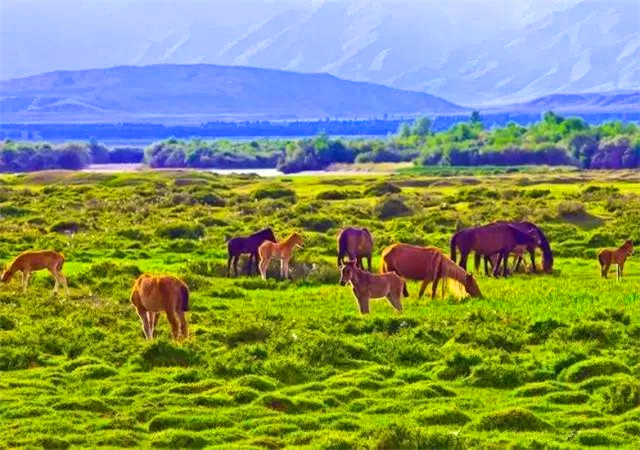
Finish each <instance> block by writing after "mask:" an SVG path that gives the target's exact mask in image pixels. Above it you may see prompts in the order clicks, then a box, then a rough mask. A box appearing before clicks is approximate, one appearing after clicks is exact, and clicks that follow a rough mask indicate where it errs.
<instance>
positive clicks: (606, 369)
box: [564, 358, 631, 383]
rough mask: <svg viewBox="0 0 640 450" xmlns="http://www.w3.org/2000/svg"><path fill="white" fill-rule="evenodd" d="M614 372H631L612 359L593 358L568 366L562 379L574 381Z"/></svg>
mask: <svg viewBox="0 0 640 450" xmlns="http://www.w3.org/2000/svg"><path fill="white" fill-rule="evenodd" d="M614 373H631V369H629V368H628V367H627V366H626V365H624V364H622V363H621V362H619V361H616V360H614V359H607V358H593V359H588V360H586V361H581V362H579V363H577V364H574V365H572V366H570V367H569V368H568V369H566V372H565V373H564V379H565V380H567V381H571V382H574V383H576V382H580V381H583V380H586V379H587V378H591V377H597V376H599V375H613V374H614Z"/></svg>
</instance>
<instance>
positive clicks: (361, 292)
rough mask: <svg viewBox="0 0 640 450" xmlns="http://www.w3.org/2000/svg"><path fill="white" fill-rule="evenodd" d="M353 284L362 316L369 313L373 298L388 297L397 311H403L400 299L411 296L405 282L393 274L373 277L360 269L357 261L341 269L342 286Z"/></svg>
mask: <svg viewBox="0 0 640 450" xmlns="http://www.w3.org/2000/svg"><path fill="white" fill-rule="evenodd" d="M347 283H351V289H352V291H353V295H354V296H355V298H356V300H357V301H358V306H359V308H360V312H361V313H362V314H368V313H369V301H370V300H371V299H372V298H382V297H386V298H387V300H388V301H389V303H391V306H393V307H394V308H395V309H396V311H402V302H401V301H400V299H401V298H402V295H403V294H404V296H405V297H408V296H409V293H408V292H407V287H406V283H405V281H404V280H403V279H402V278H401V277H400V276H398V275H397V274H395V273H393V272H389V273H383V274H381V275H372V274H370V273H368V272H365V271H364V270H362V269H360V268H359V267H358V263H357V261H356V260H355V259H353V260H351V261H349V262H348V263H347V264H345V265H343V266H342V268H341V269H340V284H341V285H342V286H344V285H346V284H347Z"/></svg>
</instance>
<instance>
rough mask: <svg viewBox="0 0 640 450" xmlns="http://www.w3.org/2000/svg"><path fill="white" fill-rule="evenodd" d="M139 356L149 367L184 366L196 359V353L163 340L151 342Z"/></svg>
mask: <svg viewBox="0 0 640 450" xmlns="http://www.w3.org/2000/svg"><path fill="white" fill-rule="evenodd" d="M141 356H142V359H143V361H144V362H145V363H146V364H147V365H148V366H150V367H170V366H183V367H186V366H189V365H191V364H192V363H195V362H197V361H198V357H197V355H196V354H194V353H192V352H191V351H189V350H187V349H185V348H182V347H178V346H176V344H173V343H169V342H165V341H155V342H153V343H151V344H150V345H148V346H147V347H146V348H145V349H144V350H143V351H142V353H141Z"/></svg>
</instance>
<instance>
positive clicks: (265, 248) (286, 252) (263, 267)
mask: <svg viewBox="0 0 640 450" xmlns="http://www.w3.org/2000/svg"><path fill="white" fill-rule="evenodd" d="M295 247H299V248H302V238H301V237H300V235H299V234H298V233H291V234H290V235H289V236H287V237H286V238H285V239H283V240H282V241H280V242H275V243H274V242H271V241H265V242H263V243H262V245H260V247H258V255H259V256H260V266H259V268H260V274H262V278H263V279H265V280H266V279H267V268H268V267H269V262H271V259H272V258H277V259H279V260H280V276H281V277H282V278H288V277H289V261H290V260H291V257H292V256H293V249H294V248H295Z"/></svg>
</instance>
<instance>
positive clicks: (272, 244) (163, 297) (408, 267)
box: [0, 221, 633, 340]
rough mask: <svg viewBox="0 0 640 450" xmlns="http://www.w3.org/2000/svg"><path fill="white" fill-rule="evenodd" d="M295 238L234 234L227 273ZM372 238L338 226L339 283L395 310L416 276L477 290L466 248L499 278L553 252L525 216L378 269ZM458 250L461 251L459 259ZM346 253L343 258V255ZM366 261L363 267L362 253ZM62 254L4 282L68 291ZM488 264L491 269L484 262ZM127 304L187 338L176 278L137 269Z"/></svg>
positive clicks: (12, 269) (391, 256)
mask: <svg viewBox="0 0 640 450" xmlns="http://www.w3.org/2000/svg"><path fill="white" fill-rule="evenodd" d="M302 247H303V242H302V237H301V236H300V234H298V233H295V232H294V233H291V234H290V235H288V236H287V237H286V238H285V239H282V240H281V241H277V240H276V237H275V234H274V233H273V231H272V230H271V229H270V228H265V229H263V230H260V231H258V232H257V233H254V234H252V235H250V236H245V237H235V238H233V239H230V240H229V241H227V250H228V254H229V257H228V260H227V276H231V269H232V268H233V273H234V276H238V261H239V259H240V256H241V255H249V261H248V264H249V274H251V273H252V271H253V267H254V266H255V268H256V272H260V275H261V276H262V278H264V279H266V278H267V269H268V267H269V263H270V262H271V261H272V260H274V259H275V260H279V261H280V276H281V277H282V278H288V276H289V262H290V261H291V258H292V257H293V252H294V250H295V249H296V248H302ZM373 247H374V240H373V236H372V235H371V232H370V231H369V230H367V229H366V228H345V229H343V230H342V231H341V233H340V235H339V237H338V258H337V263H338V267H339V269H340V284H341V285H347V284H349V285H351V288H352V291H353V294H354V296H355V298H356V300H357V302H358V307H359V310H360V312H361V313H362V314H367V313H368V312H369V303H370V300H371V299H376V298H386V299H387V300H388V301H389V303H390V304H391V305H392V306H393V308H395V309H396V310H397V311H401V310H402V302H401V299H402V297H408V296H409V292H408V290H407V285H406V281H405V280H414V281H419V282H422V285H421V287H420V291H419V294H418V298H421V297H422V296H423V294H424V292H425V290H426V288H427V286H428V285H429V284H431V286H432V287H431V297H432V298H434V297H435V296H436V294H437V289H438V286H439V285H440V286H441V287H442V289H443V292H444V289H445V285H447V284H449V281H451V282H452V283H453V285H454V286H456V287H458V288H459V289H460V290H463V291H464V293H466V294H467V295H469V296H471V297H482V294H481V292H480V287H479V286H478V283H477V281H476V280H475V278H474V276H473V274H471V273H469V272H468V271H467V259H468V257H469V254H470V253H471V252H473V253H474V254H475V260H474V261H475V269H476V271H477V270H478V269H479V267H480V264H481V262H482V261H483V260H484V271H485V274H486V275H489V274H490V273H491V274H492V275H493V276H495V277H499V276H500V275H502V276H503V277H506V276H508V275H509V274H510V273H511V271H512V270H513V271H519V270H520V267H521V265H522V264H523V262H524V261H523V258H524V254H525V252H528V253H529V255H530V259H531V266H530V271H531V272H536V271H538V266H537V265H536V261H535V255H536V250H537V249H540V251H541V253H542V271H544V272H545V273H552V271H553V252H552V251H551V246H550V245H549V240H548V239H547V237H546V236H545V234H544V233H543V232H542V230H541V229H540V228H539V227H538V226H537V225H535V224H533V223H531V222H506V221H499V222H493V223H490V224H487V225H482V226H479V227H470V228H465V229H463V230H460V231H458V232H456V233H455V234H454V235H453V236H452V237H451V241H450V256H447V255H445V254H444V253H443V252H442V250H440V249H439V248H436V247H420V246H415V245H410V244H403V243H395V244H392V245H389V246H388V247H386V248H384V249H383V250H382V253H381V273H379V274H374V273H372V272H371V259H372V256H373ZM458 252H459V253H460V257H459V258H458ZM632 254H633V243H632V242H631V240H627V241H626V242H625V243H624V244H623V245H622V246H621V247H619V248H617V249H604V250H601V251H600V252H599V253H598V261H599V263H600V267H601V271H600V274H601V276H602V277H603V278H607V276H608V273H609V269H610V267H611V265H613V264H616V265H617V278H618V280H621V279H622V272H623V270H624V264H625V261H626V259H627V258H628V257H629V256H630V255H632ZM511 255H513V256H514V259H515V261H514V264H513V268H512V269H510V268H509V264H508V262H509V258H510V256H511ZM345 258H346V261H345ZM365 259H366V261H367V270H365V269H364V265H363V260H365ZM63 264H64V256H63V255H62V254H61V253H58V252H55V251H52V250H44V251H31V250H30V251H26V252H23V253H21V254H19V255H18V256H17V257H16V258H15V259H14V260H13V261H12V262H11V263H10V264H9V265H8V266H7V268H6V270H5V271H4V272H3V273H2V276H1V278H0V280H1V281H3V282H4V283H8V282H9V281H11V279H12V277H13V276H14V274H15V273H16V272H20V273H21V275H22V289H23V292H25V293H26V291H27V284H28V283H29V278H30V276H31V273H32V272H35V271H39V270H48V271H49V272H50V273H51V275H52V276H53V278H54V280H55V285H54V288H53V290H54V293H57V292H58V286H59V285H60V284H62V285H63V286H64V288H65V291H66V293H67V295H69V288H68V286H67V279H66V278H65V276H64V275H63V274H62V266H63ZM490 267H491V269H490ZM130 301H131V304H132V305H133V306H134V307H135V309H136V312H137V313H138V316H139V318H140V322H141V324H142V329H143V332H144V335H145V337H146V338H147V339H152V338H153V332H154V329H155V326H156V323H157V321H158V318H159V315H160V313H161V312H163V311H164V312H165V313H166V315H167V319H168V321H169V324H170V326H171V334H172V336H173V338H174V339H175V340H179V339H183V338H186V337H188V335H189V331H188V325H187V321H186V317H185V313H186V311H188V310H189V288H188V286H187V285H186V284H185V283H184V282H183V281H182V280H180V279H179V278H177V277H175V276H172V275H160V276H154V275H149V274H143V275H141V276H140V277H138V278H137V279H136V280H135V282H134V284H133V288H132V290H131V296H130Z"/></svg>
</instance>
